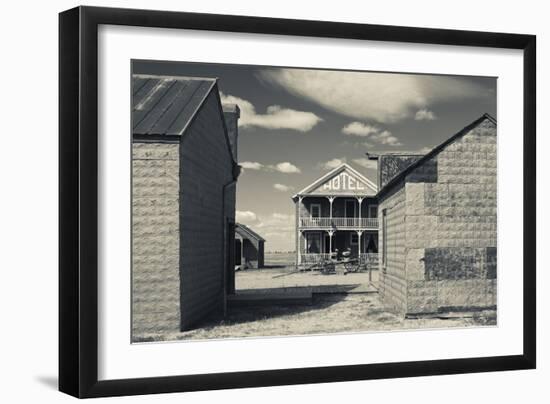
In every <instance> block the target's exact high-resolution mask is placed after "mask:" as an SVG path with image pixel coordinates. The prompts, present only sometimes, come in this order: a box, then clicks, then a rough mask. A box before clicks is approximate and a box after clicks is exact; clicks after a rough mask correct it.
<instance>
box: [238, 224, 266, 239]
mask: <svg viewBox="0 0 550 404" xmlns="http://www.w3.org/2000/svg"><path fill="white" fill-rule="evenodd" d="M235 231H236V232H237V233H239V234H240V235H241V236H242V237H248V238H253V239H256V240H259V241H265V239H264V238H263V237H262V236H260V235H259V234H258V233H256V232H255V231H254V230H252V229H251V228H250V227H248V226H245V225H244V224H241V223H235Z"/></svg>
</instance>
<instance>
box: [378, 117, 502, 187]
mask: <svg viewBox="0 0 550 404" xmlns="http://www.w3.org/2000/svg"><path fill="white" fill-rule="evenodd" d="M485 120H489V121H490V122H492V123H493V124H495V125H496V124H497V120H496V119H495V118H493V117H492V116H491V115H489V114H488V113H485V114H483V115H481V116H480V117H479V118H477V119H476V120H475V121H473V122H472V123H471V124H469V125H467V126H465V127H464V128H462V129H461V130H459V131H458V132H457V133H455V134H454V135H453V136H451V137H450V138H448V139H447V140H445V141H444V142H443V143H441V144H440V145H438V146H436V147H434V148H433V149H432V150H431V151H430V152H428V153H427V154H425V155H424V156H423V157H422V158H420V159H419V160H417V161H416V162H414V163H412V164H411V165H409V166H408V167H407V168H405V169H404V170H403V171H401V172H400V173H399V174H397V175H396V176H395V177H393V178H392V179H391V180H390V181H389V182H388V183H387V184H386V185H385V186H384V187H382V189H380V191H378V194H377V197H381V196H383V195H384V194H385V193H387V192H388V191H389V190H390V189H391V188H392V187H393V186H394V185H395V184H397V183H399V182H400V181H401V180H402V179H403V178H405V177H406V176H407V174H409V173H410V172H412V171H413V170H414V169H415V168H417V167H419V166H421V165H422V164H424V163H425V162H426V161H428V160H430V159H431V158H432V157H434V156H435V155H437V154H439V152H441V151H442V150H443V149H444V148H445V147H447V146H448V145H449V144H450V143H452V142H454V141H455V140H456V139H458V138H460V137H462V136H464V135H465V134H466V133H468V132H470V131H471V130H472V129H474V128H475V127H476V126H478V125H479V124H481V123H482V122H483V121H485Z"/></svg>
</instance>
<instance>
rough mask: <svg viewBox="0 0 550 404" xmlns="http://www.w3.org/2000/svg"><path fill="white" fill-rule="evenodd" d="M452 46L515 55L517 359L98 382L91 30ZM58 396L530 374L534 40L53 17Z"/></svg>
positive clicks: (240, 19) (178, 16)
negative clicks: (519, 251) (520, 255)
mask: <svg viewBox="0 0 550 404" xmlns="http://www.w3.org/2000/svg"><path fill="white" fill-rule="evenodd" d="M100 24H113V25H127V26H140V27H157V28H176V29H177V28H180V29H194V30H208V31H227V32H242V33H259V34H277V35H291V36H309V37H320V38H344V39H360V40H371V41H373V40H374V41H389V42H403V43H422V44H439V45H462V46H476V47H488V48H509V49H520V50H523V60H524V65H523V66H524V77H523V80H524V89H523V119H524V122H523V131H524V132H523V142H524V154H523V170H524V171H523V175H524V177H523V181H524V188H523V201H524V210H523V220H524V235H523V237H524V238H523V251H524V262H523V353H522V354H521V355H513V356H496V357H482V358H467V359H446V360H430V361H416V362H401V363H380V364H363V365H350V366H331V367H314V368H295V369H281V370H263V371H251V372H235V373H218V374H205V375H185V376H170V377H151V378H139V379H124V380H107V381H99V380H98V376H97V371H98V337H97V335H98V323H97V318H98V269H97V265H98V139H97V129H98V122H97V118H98V105H97V102H98V88H97V85H98V66H97V61H98V26H99V25H100ZM59 100H60V101H59V156H60V157H59V218H60V219H59V234H60V236H59V390H60V391H62V392H65V393H67V394H70V395H73V396H75V397H81V398H84V397H104V396H120V395H134V394H150V393H168V392H184V391H197V390H213V389H227V388H244V387H260V386H275V385H292V384H302V383H325V382H337V381H351V380H364V379H382V378H397V377H411V376H427V375H442V374H459V373H470V372H490V371H502V370H516V369H534V368H535V366H536V273H535V272H536V216H535V215H536V213H535V212H536V185H535V184H536V168H535V167H536V160H535V159H536V154H535V146H536V138H535V131H536V126H535V122H536V37H535V36H534V35H519V34H505V33H492V32H473V31H458V30H443V29H426V28H410V27H397V26H383V25H368V24H351V23H339V22H324V21H305V20H289V19H278V18H260V17H245V16H229V15H214V14H196V13H183V12H168V11H149V10H131V9H112V8H96V7H77V8H74V9H71V10H68V11H64V12H62V13H60V15H59Z"/></svg>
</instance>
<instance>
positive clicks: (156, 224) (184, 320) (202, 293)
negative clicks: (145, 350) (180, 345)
mask: <svg viewBox="0 0 550 404" xmlns="http://www.w3.org/2000/svg"><path fill="white" fill-rule="evenodd" d="M132 90H133V105H132V107H133V108H132V128H133V145H132V153H133V159H132V332H133V336H136V335H144V334H147V333H163V332H174V331H179V330H185V329H188V328H189V327H191V326H192V325H194V324H195V323H197V321H199V320H201V319H202V318H203V317H204V316H206V315H208V314H209V313H210V312H212V311H215V310H220V311H221V310H224V308H225V301H226V300H225V297H226V294H227V291H228V290H229V291H230V290H231V288H232V285H231V282H232V281H231V276H232V273H233V268H234V264H233V262H232V261H231V260H232V257H233V251H234V249H233V245H234V234H235V230H234V222H235V188H236V181H237V177H238V174H239V167H238V165H237V164H236V147H237V120H238V113H239V112H238V108H237V107H234V108H232V109H231V110H228V111H225V112H224V111H223V109H222V105H221V102H220V95H219V91H218V85H217V82H216V79H209V78H192V77H167V76H144V75H134V76H133V81H132ZM226 120H227V122H226ZM232 146H233V147H232Z"/></svg>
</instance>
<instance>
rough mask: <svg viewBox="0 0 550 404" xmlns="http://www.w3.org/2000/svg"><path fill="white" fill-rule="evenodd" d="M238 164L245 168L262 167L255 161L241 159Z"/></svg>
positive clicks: (257, 168) (256, 168)
mask: <svg viewBox="0 0 550 404" xmlns="http://www.w3.org/2000/svg"><path fill="white" fill-rule="evenodd" d="M239 165H240V166H241V167H242V168H244V169H246V170H261V169H262V168H263V164H260V163H258V162H257V161H243V162H242V163H239Z"/></svg>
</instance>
